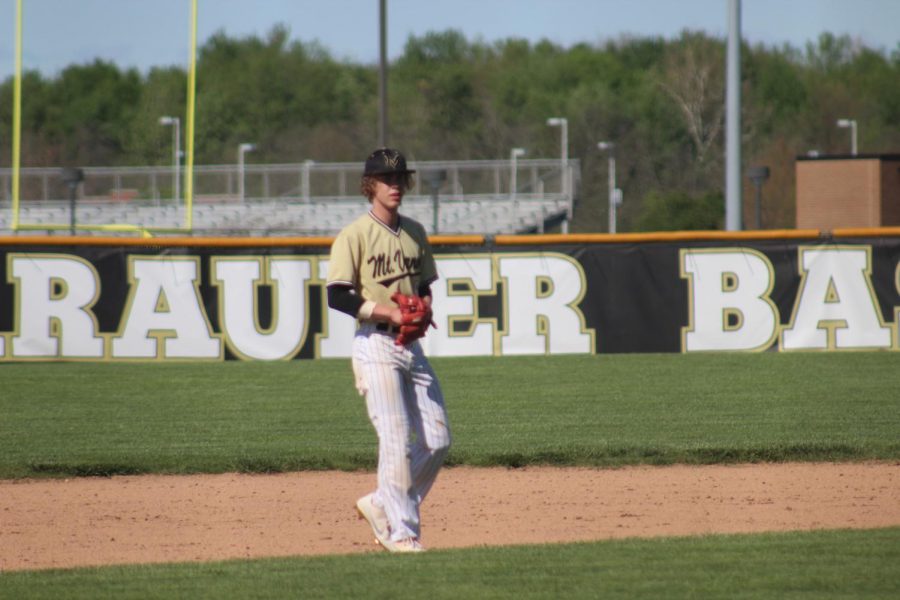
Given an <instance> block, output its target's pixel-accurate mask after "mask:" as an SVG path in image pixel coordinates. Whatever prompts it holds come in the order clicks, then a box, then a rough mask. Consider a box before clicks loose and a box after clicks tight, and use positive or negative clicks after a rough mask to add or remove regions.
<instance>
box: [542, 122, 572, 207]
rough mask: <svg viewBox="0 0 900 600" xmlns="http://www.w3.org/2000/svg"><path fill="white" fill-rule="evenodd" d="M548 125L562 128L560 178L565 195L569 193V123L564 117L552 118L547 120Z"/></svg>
mask: <svg viewBox="0 0 900 600" xmlns="http://www.w3.org/2000/svg"><path fill="white" fill-rule="evenodd" d="M547 125H549V126H550V127H559V128H560V138H561V139H560V153H559V161H560V165H559V177H560V189H561V190H562V193H563V194H564V195H565V194H568V192H569V185H568V183H569V181H568V177H566V174H567V171H568V166H569V121H568V120H567V119H565V118H563V117H550V118H549V119H547Z"/></svg>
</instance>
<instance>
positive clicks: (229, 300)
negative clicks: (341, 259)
mask: <svg viewBox="0 0 900 600" xmlns="http://www.w3.org/2000/svg"><path fill="white" fill-rule="evenodd" d="M312 260H313V259H310V258H299V257H284V256H278V257H265V258H263V257H259V256H256V257H250V258H246V257H224V256H217V257H213V258H212V259H211V260H210V277H209V279H210V283H211V284H212V285H214V286H216V287H218V290H219V295H218V298H219V323H220V325H221V331H222V335H224V336H225V342H226V344H228V348H229V349H230V350H231V351H232V352H234V353H235V354H236V355H237V356H239V357H241V358H245V359H257V360H284V359H289V358H292V357H293V356H294V354H296V353H297V351H298V350H299V349H300V348H301V347H302V346H303V342H304V341H305V340H306V333H307V329H308V323H309V320H308V319H307V315H308V312H309V311H308V310H307V308H306V307H307V305H308V302H307V298H308V297H309V279H310V276H311V274H312V266H311V265H310V262H311V261H312ZM260 285H269V286H271V289H272V309H271V310H272V322H271V325H270V326H269V327H268V328H266V329H263V328H262V327H260V324H259V306H258V298H259V295H258V291H259V286H260Z"/></svg>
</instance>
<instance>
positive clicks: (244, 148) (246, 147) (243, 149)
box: [238, 144, 256, 203]
mask: <svg viewBox="0 0 900 600" xmlns="http://www.w3.org/2000/svg"><path fill="white" fill-rule="evenodd" d="M254 150H256V144H241V145H240V146H238V190H239V191H238V195H239V196H240V200H241V203H243V202H244V154H246V153H247V152H253V151H254Z"/></svg>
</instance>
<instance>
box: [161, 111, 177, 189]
mask: <svg viewBox="0 0 900 600" xmlns="http://www.w3.org/2000/svg"><path fill="white" fill-rule="evenodd" d="M159 124H160V125H172V154H173V157H172V169H173V170H174V171H175V202H178V200H180V199H181V132H180V129H181V120H180V119H179V118H178V117H160V118H159Z"/></svg>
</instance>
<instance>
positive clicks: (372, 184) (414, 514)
mask: <svg viewBox="0 0 900 600" xmlns="http://www.w3.org/2000/svg"><path fill="white" fill-rule="evenodd" d="M414 172H415V171H411V170H409V169H407V167H406V159H405V158H404V157H403V155H402V154H401V153H400V152H398V151H397V150H393V149H391V148H381V149H378V150H376V151H375V152H373V153H372V154H371V155H370V156H369V157H368V158H367V159H366V163H365V170H364V173H363V177H362V185H361V188H362V193H363V195H364V196H366V197H367V198H368V199H369V202H370V204H371V208H370V210H369V212H368V213H367V214H365V215H362V216H361V217H359V218H358V219H356V220H355V221H354V222H353V223H351V224H349V225H348V226H347V227H345V228H344V229H343V230H342V231H341V232H340V233H339V234H338V236H337V238H335V241H334V243H333V245H332V247H331V258H330V262H329V265H328V281H327V290H328V306H329V307H331V308H333V309H335V310H339V311H341V312H344V313H347V314H349V315H351V316H353V317H354V318H356V319H358V327H357V330H356V335H355V337H354V340H353V354H352V365H353V373H354V376H355V378H356V387H357V389H358V390H359V393H360V394H361V395H363V396H365V398H366V407H367V410H368V414H369V420H370V421H371V422H372V425H373V426H374V428H375V431H376V433H377V434H378V486H377V488H376V490H375V491H374V492H372V493H370V494H367V495H365V496H363V497H362V498H360V499H359V500H358V501H357V503H356V508H357V511H358V513H359V515H360V517H361V518H364V519H365V520H366V521H368V523H369V525H370V526H371V527H372V531H373V532H374V534H375V540H376V542H378V543H380V544H381V545H382V546H383V547H384V548H385V549H387V550H388V551H391V552H421V551H423V550H424V548H423V546H422V544H421V543H420V542H419V536H420V525H419V506H420V505H421V503H422V500H424V498H425V496H426V495H427V494H428V491H429V490H430V489H431V486H432V484H433V483H434V480H435V478H436V477H437V474H438V471H439V470H440V468H441V465H442V464H443V462H444V458H445V457H446V455H447V451H448V450H449V447H450V429H449V425H448V422H447V411H446V408H445V406H444V398H443V394H442V393H441V388H440V385H439V384H438V380H437V377H436V376H435V374H434V371H433V370H432V368H431V365H430V364H429V363H428V360H427V359H426V358H425V354H424V353H423V352H422V347H421V346H420V344H419V342H418V341H417V340H418V338H420V337H421V336H422V335H424V334H425V332H426V330H427V329H428V327H429V325H432V324H433V322H432V320H431V288H430V285H431V283H432V282H433V281H435V280H436V279H437V269H436V266H435V262H434V257H433V256H432V254H431V247H430V246H429V244H428V238H427V236H426V234H425V228H424V227H422V225H421V224H419V223H417V222H416V221H413V220H412V219H409V218H407V217H404V216H401V215H400V214H399V212H398V210H399V208H400V204H401V202H402V201H403V195H404V194H405V193H406V191H407V190H408V189H409V187H410V183H411V175H412V174H413V173H414Z"/></svg>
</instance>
